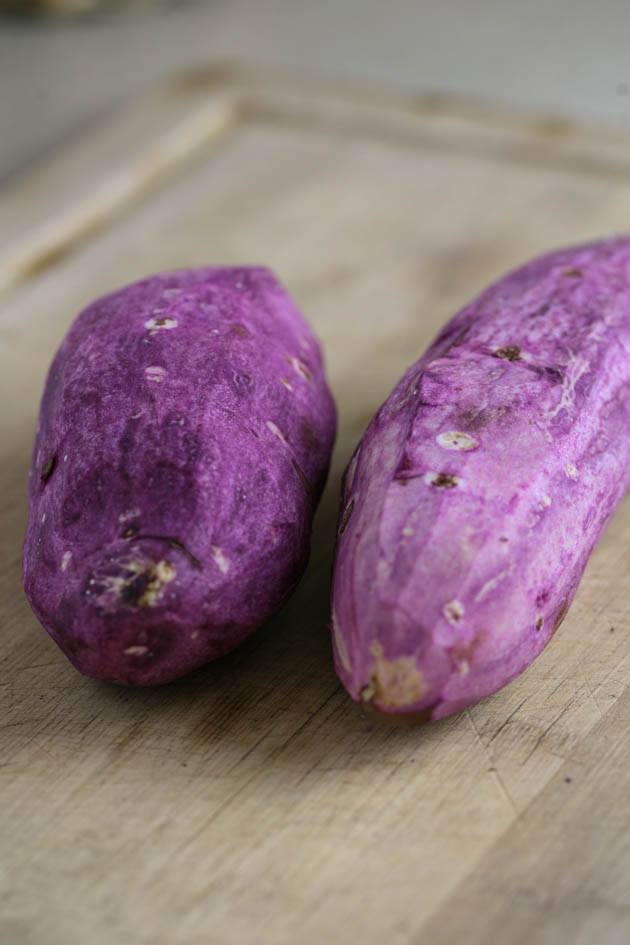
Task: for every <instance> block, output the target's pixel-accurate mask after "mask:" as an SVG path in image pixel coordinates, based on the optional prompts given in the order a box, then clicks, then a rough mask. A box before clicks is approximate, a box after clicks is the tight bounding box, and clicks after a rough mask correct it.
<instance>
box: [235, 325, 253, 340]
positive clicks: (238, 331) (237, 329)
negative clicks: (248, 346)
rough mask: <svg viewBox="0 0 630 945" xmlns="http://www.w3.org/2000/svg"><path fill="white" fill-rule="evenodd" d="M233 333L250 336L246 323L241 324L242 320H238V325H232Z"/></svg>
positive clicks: (238, 335) (238, 336) (240, 336)
mask: <svg viewBox="0 0 630 945" xmlns="http://www.w3.org/2000/svg"><path fill="white" fill-rule="evenodd" d="M232 334H233V335H236V337H237V338H249V331H248V329H247V328H245V325H241V323H240V322H237V323H236V325H234V326H233V327H232Z"/></svg>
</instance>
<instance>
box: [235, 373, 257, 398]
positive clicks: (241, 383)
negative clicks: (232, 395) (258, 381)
mask: <svg viewBox="0 0 630 945" xmlns="http://www.w3.org/2000/svg"><path fill="white" fill-rule="evenodd" d="M232 386H233V387H234V390H235V391H236V393H237V394H238V395H239V396H240V397H244V396H246V395H247V394H250V393H251V391H252V390H253V389H254V380H253V378H252V377H251V376H250V375H249V374H238V373H236V372H235V373H234V374H233V375H232Z"/></svg>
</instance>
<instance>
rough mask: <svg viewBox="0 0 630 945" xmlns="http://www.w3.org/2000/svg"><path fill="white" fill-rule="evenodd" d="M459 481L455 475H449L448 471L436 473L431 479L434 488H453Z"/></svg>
mask: <svg viewBox="0 0 630 945" xmlns="http://www.w3.org/2000/svg"><path fill="white" fill-rule="evenodd" d="M458 482H459V479H458V478H457V476H451V475H449V474H448V473H438V474H437V476H436V477H435V479H432V480H431V485H432V486H435V487H436V489H454V488H455V487H456V486H457V484H458Z"/></svg>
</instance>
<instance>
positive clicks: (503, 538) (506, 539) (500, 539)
mask: <svg viewBox="0 0 630 945" xmlns="http://www.w3.org/2000/svg"><path fill="white" fill-rule="evenodd" d="M509 540H510V539H509V538H507V537H506V536H505V535H501V537H500V538H499V541H503V542H505V541H509Z"/></svg>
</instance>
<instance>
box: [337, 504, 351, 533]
mask: <svg viewBox="0 0 630 945" xmlns="http://www.w3.org/2000/svg"><path fill="white" fill-rule="evenodd" d="M353 509H354V499H350V501H349V502H348V504H347V505H346V507H345V509H344V510H343V513H342V515H341V521H340V522H339V535H343V533H344V532H345V530H346V528H347V527H348V523H349V521H350V517H351V515H352V512H353Z"/></svg>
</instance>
